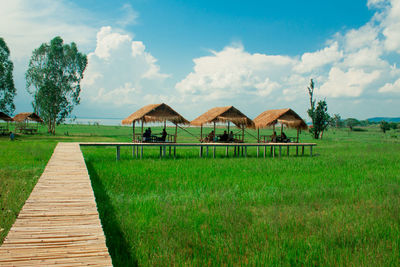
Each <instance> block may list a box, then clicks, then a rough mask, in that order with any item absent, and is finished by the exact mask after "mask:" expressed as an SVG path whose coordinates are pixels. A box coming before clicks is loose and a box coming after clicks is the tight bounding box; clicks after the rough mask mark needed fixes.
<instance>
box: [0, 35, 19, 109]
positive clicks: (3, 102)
mask: <svg viewBox="0 0 400 267" xmlns="http://www.w3.org/2000/svg"><path fill="white" fill-rule="evenodd" d="M13 69H14V65H13V63H12V61H11V59H10V49H8V46H7V44H6V42H5V41H4V39H3V38H1V37H0V111H2V112H4V113H7V114H9V115H11V114H12V113H13V112H14V110H15V105H14V97H15V95H16V92H17V90H16V89H15V86H14V80H13Z"/></svg>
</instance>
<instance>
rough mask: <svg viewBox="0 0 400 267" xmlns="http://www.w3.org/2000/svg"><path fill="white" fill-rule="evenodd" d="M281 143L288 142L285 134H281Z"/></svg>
mask: <svg viewBox="0 0 400 267" xmlns="http://www.w3.org/2000/svg"><path fill="white" fill-rule="evenodd" d="M281 141H282V142H288V138H287V136H286V134H285V133H284V132H282V134H281Z"/></svg>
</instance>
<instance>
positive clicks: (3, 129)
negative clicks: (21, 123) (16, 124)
mask: <svg viewBox="0 0 400 267" xmlns="http://www.w3.org/2000/svg"><path fill="white" fill-rule="evenodd" d="M0 120H2V121H5V122H7V124H6V125H5V126H3V125H0V135H4V134H8V133H9V130H8V129H9V128H8V123H9V122H10V121H13V119H12V118H11V117H10V116H8V115H7V114H5V113H4V112H1V111H0Z"/></svg>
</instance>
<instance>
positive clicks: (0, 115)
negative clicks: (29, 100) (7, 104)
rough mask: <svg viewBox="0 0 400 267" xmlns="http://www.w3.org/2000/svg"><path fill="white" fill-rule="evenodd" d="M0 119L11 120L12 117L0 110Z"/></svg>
mask: <svg viewBox="0 0 400 267" xmlns="http://www.w3.org/2000/svg"><path fill="white" fill-rule="evenodd" d="M0 120H3V121H7V122H8V121H13V119H12V118H11V117H10V116H8V115H7V114H5V113H4V112H1V111H0Z"/></svg>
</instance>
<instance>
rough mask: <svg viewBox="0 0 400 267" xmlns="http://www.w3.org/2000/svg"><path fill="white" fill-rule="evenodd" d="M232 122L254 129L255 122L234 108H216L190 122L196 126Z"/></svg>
mask: <svg viewBox="0 0 400 267" xmlns="http://www.w3.org/2000/svg"><path fill="white" fill-rule="evenodd" d="M229 121H230V122H232V123H233V124H235V125H236V126H237V127H239V128H242V127H243V126H244V127H247V128H254V127H255V125H254V122H253V121H252V120H251V119H250V118H249V117H247V116H246V115H244V114H243V113H242V112H240V111H239V110H238V109H236V108H235V107H234V106H228V107H215V108H212V109H210V110H209V111H207V112H206V113H204V114H202V115H200V116H199V117H197V118H196V119H194V120H193V121H191V122H190V124H191V125H194V126H202V125H204V124H210V123H217V122H229Z"/></svg>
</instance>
